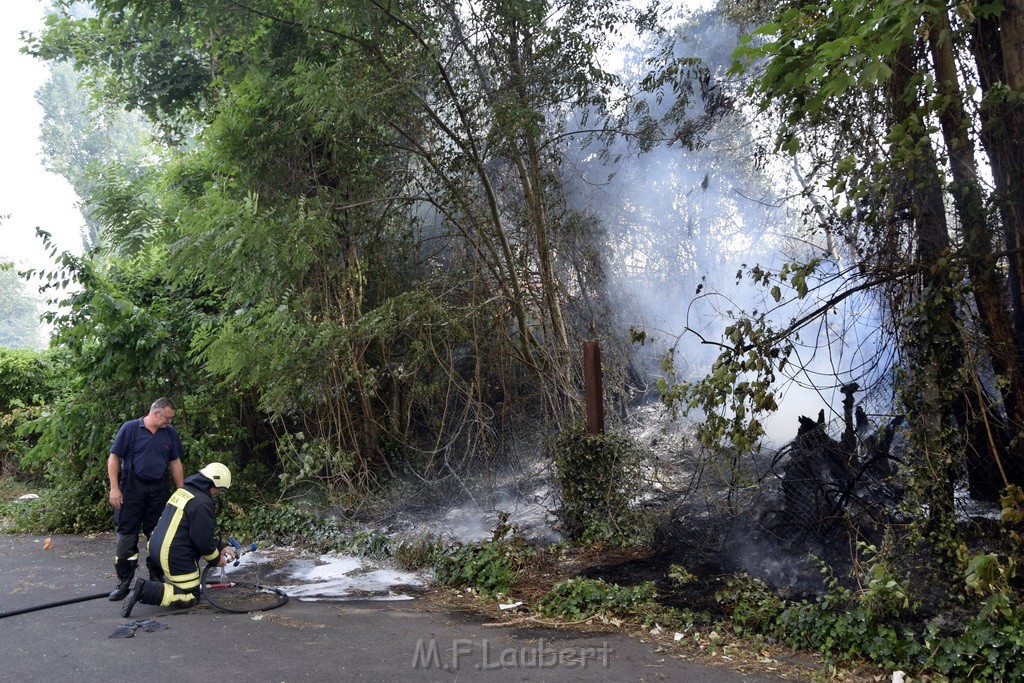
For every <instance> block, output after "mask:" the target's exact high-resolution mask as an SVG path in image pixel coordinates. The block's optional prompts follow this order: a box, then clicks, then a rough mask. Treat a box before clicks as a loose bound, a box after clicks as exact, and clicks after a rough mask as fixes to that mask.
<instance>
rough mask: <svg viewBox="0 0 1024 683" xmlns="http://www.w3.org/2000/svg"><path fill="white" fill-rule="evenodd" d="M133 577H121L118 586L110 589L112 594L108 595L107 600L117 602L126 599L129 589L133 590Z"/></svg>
mask: <svg viewBox="0 0 1024 683" xmlns="http://www.w3.org/2000/svg"><path fill="white" fill-rule="evenodd" d="M131 585H132V577H130V576H129V577H128V578H127V579H121V581H120V582H119V583H118V584H117V588H115V589H114V590H112V591H110V595H108V596H107V600H110V601H111V602H117V601H118V600H124V598H125V596H126V595H128V591H130V590H131Z"/></svg>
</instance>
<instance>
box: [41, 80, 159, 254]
mask: <svg viewBox="0 0 1024 683" xmlns="http://www.w3.org/2000/svg"><path fill="white" fill-rule="evenodd" d="M36 101H38V102H39V104H40V106H41V107H42V108H43V120H42V124H41V130H42V134H41V136H40V140H41V141H42V144H43V159H44V160H45V161H46V164H47V166H48V167H49V169H50V170H51V171H53V172H54V173H57V174H58V175H61V176H63V177H64V178H66V179H67V180H68V182H70V183H71V186H72V187H73V188H74V189H75V193H76V194H77V195H78V196H79V197H82V198H85V199H88V198H91V197H92V196H93V194H94V190H95V188H96V186H97V184H98V183H102V182H104V180H106V179H107V178H108V176H110V175H115V176H116V175H124V173H120V174H118V173H114V174H110V173H108V172H107V171H106V170H105V167H107V166H110V165H113V164H116V165H118V166H120V167H122V168H124V169H128V170H129V171H130V172H131V175H137V174H138V172H139V171H140V169H141V168H142V167H143V166H144V164H145V161H146V159H147V157H149V156H151V155H152V154H153V147H152V145H150V144H149V139H150V138H151V137H152V135H153V132H152V129H151V127H150V126H149V125H148V123H147V122H146V121H145V120H144V119H143V118H142V117H141V116H140V115H138V114H136V115H131V114H128V113H126V112H124V111H121V110H118V109H111V110H107V111H104V110H103V109H99V110H97V109H96V108H94V106H93V104H92V103H91V102H90V99H89V91H88V90H87V89H86V88H85V87H84V85H83V83H82V76H81V74H80V73H79V72H77V71H75V70H74V69H73V67H72V66H71V64H69V63H67V62H54V63H52V64H51V66H50V78H49V79H48V80H47V81H46V83H44V84H43V85H42V86H41V87H40V88H39V90H38V91H37V92H36ZM93 213H94V209H93V207H92V206H91V205H90V204H89V202H86V203H84V205H83V206H82V215H83V218H84V219H85V222H86V226H87V229H88V233H87V234H86V236H85V246H86V248H90V247H92V246H95V245H97V244H98V242H99V239H100V226H101V222H100V220H99V218H98V217H96V216H94V215H93Z"/></svg>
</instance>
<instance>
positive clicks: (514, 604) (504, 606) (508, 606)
mask: <svg viewBox="0 0 1024 683" xmlns="http://www.w3.org/2000/svg"><path fill="white" fill-rule="evenodd" d="M522 604H523V601H522V600H520V601H518V602H507V603H504V604H501V605H498V609H515V608H516V607H520V606H522Z"/></svg>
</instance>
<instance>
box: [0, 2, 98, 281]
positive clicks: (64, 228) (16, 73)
mask: <svg viewBox="0 0 1024 683" xmlns="http://www.w3.org/2000/svg"><path fill="white" fill-rule="evenodd" d="M44 7H45V4H44V2H43V1H42V0H8V1H7V2H6V3H4V20H3V22H0V74H3V75H2V76H0V81H2V83H3V91H4V93H5V94H6V97H5V98H4V107H3V109H2V110H0V121H2V126H0V130H2V131H3V137H2V146H0V150H2V154H0V217H2V218H0V260H4V261H13V262H14V263H15V265H17V266H18V267H19V268H45V267H46V266H48V265H49V264H50V263H51V262H52V261H51V259H50V257H49V255H48V254H47V252H46V251H45V250H44V249H43V245H42V242H41V240H39V239H38V238H37V237H36V236H35V231H36V227H40V228H42V229H43V230H46V231H47V232H49V233H50V234H51V235H52V236H53V239H54V242H55V243H56V245H57V247H58V248H59V249H61V250H66V251H71V252H74V253H80V252H81V251H82V237H81V235H82V228H83V226H84V221H83V220H82V215H81V213H80V212H79V211H78V208H77V204H78V201H79V199H78V196H77V195H76V194H75V191H74V190H73V189H72V188H71V185H70V184H69V183H68V182H67V180H65V179H64V178H62V177H61V176H59V175H57V174H55V173H51V172H49V171H47V170H46V168H45V166H44V165H43V161H42V146H41V143H40V141H39V125H40V122H41V120H42V116H43V110H42V108H41V107H40V106H39V103H38V102H36V100H35V92H36V90H37V89H38V88H39V86H41V85H42V84H43V83H44V82H45V81H46V79H47V76H48V75H49V70H48V69H47V67H46V65H45V64H43V63H42V62H38V61H37V60H35V59H33V58H31V57H29V56H28V55H24V54H20V53H19V52H18V50H19V49H20V48H21V42H20V40H19V35H18V34H19V32H20V31H23V30H28V31H33V32H37V31H38V30H39V29H40V28H41V27H42V21H43V14H44ZM29 293H34V288H31V287H30V288H29Z"/></svg>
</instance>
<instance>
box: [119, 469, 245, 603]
mask: <svg viewBox="0 0 1024 683" xmlns="http://www.w3.org/2000/svg"><path fill="white" fill-rule="evenodd" d="M230 486H231V471H230V470H229V469H228V468H227V467H226V466H225V465H223V464H221V463H219V462H212V463H210V464H209V465H207V466H206V467H204V468H203V469H201V470H199V471H198V472H196V473H195V474H193V475H192V476H190V477H187V478H186V479H185V484H184V486H182V487H181V488H180V489H178V490H177V491H175V492H174V493H173V494H172V495H171V498H170V500H168V501H167V505H166V507H164V511H163V514H162V515H161V516H160V521H159V522H157V525H156V529H154V530H153V535H152V536H151V537H150V539H149V554H150V556H151V557H153V558H155V559H157V560H158V561H159V562H160V567H161V568H162V569H163V571H164V579H163V581H152V580H150V581H147V580H145V579H143V578H141V577H139V578H136V579H135V580H134V581H133V582H132V585H131V590H130V591H129V592H128V596H127V597H126V598H125V599H124V604H123V605H122V606H121V616H122V617H128V616H130V615H131V613H132V608H133V607H135V603H137V602H141V603H142V604H144V605H160V606H161V607H191V606H192V605H194V604H196V603H197V602H198V601H199V597H200V596H199V590H200V576H201V574H200V570H199V558H202V559H204V560H206V561H207V562H208V563H210V564H216V565H218V566H221V567H223V566H224V565H225V564H227V563H228V562H232V561H234V559H235V557H234V550H233V549H232V548H231V547H230V546H227V545H226V544H224V543H220V542H219V541H218V539H217V535H216V531H215V528H216V516H215V513H214V506H213V497H212V496H215V495H217V494H218V493H220V492H221V491H222V490H223V489H227V488H229V487H230Z"/></svg>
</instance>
